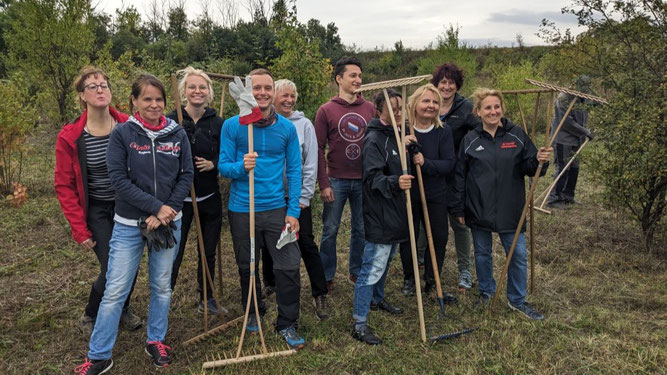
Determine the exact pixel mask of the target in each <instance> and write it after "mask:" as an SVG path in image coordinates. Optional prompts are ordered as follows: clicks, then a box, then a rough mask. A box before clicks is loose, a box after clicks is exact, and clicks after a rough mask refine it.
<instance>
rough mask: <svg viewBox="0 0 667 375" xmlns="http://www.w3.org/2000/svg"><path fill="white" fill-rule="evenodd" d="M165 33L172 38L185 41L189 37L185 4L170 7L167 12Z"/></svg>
mask: <svg viewBox="0 0 667 375" xmlns="http://www.w3.org/2000/svg"><path fill="white" fill-rule="evenodd" d="M167 25H168V26H167V34H169V36H171V37H172V38H173V39H174V40H182V41H184V42H185V41H187V40H188V38H189V37H190V34H189V33H188V15H187V14H186V13H185V5H184V4H180V5H177V6H175V7H173V8H170V9H169V11H168V12H167Z"/></svg>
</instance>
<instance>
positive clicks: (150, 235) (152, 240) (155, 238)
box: [139, 216, 166, 251]
mask: <svg viewBox="0 0 667 375" xmlns="http://www.w3.org/2000/svg"><path fill="white" fill-rule="evenodd" d="M160 227H162V226H160ZM158 229H159V228H158ZM158 229H156V230H149V229H148V225H147V224H146V218H145V217H143V216H142V217H140V218H139V230H141V238H143V239H144V241H146V245H147V246H148V249H149V250H150V249H154V250H155V251H159V250H160V249H165V248H166V247H165V246H166V243H165V242H164V240H163V239H162V238H161V236H160V234H159V233H158Z"/></svg>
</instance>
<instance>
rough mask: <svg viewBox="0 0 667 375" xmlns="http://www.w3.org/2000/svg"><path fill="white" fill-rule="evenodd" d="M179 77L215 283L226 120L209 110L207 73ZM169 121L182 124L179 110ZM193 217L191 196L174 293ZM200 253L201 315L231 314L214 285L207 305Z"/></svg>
mask: <svg viewBox="0 0 667 375" xmlns="http://www.w3.org/2000/svg"><path fill="white" fill-rule="evenodd" d="M179 73H180V74H182V75H183V77H182V78H181V80H180V82H179V84H178V91H179V93H180V95H181V100H183V101H184V102H185V106H184V107H182V108H181V109H182V113H183V123H182V124H181V125H182V126H183V127H184V128H185V131H186V132H187V134H188V139H189V140H190V145H191V150H192V161H193V162H194V168H195V178H194V186H195V194H196V196H197V208H198V211H199V219H200V222H201V230H202V239H203V242H204V254H205V255H206V265H207V266H208V270H209V271H210V273H211V280H213V278H214V276H215V249H216V245H217V244H218V241H219V240H220V230H221V228H222V199H221V197H220V189H219V187H218V168H217V160H218V158H219V154H220V130H221V129H222V118H220V117H219V116H218V114H217V113H216V111H215V109H213V108H211V107H209V104H210V103H211V102H212V101H213V86H212V85H211V78H209V76H208V75H207V74H206V73H204V71H202V70H200V69H195V68H193V67H191V66H188V67H187V68H185V69H183V70H181V71H179ZM167 117H168V118H170V119H172V120H175V121H177V120H178V115H177V112H176V110H174V111H172V112H171V113H170V114H168V115H167ZM193 217H194V213H193V210H192V198H191V197H190V196H189V195H188V197H187V198H185V202H184V204H183V224H182V227H181V245H180V247H179V249H178V255H176V260H175V261H174V268H173V271H172V273H171V288H172V289H174V287H175V286H176V279H177V278H178V270H179V268H180V267H181V262H182V261H183V253H184V252H185V244H186V242H187V241H188V232H189V230H190V226H191V224H192V219H193ZM197 250H198V251H197V283H198V285H199V287H198V288H197V290H198V294H199V311H200V312H202V313H203V312H204V303H206V304H208V311H209V312H211V313H212V314H217V313H218V308H220V309H222V311H223V312H224V313H227V309H225V308H224V307H223V306H217V305H216V303H215V299H214V298H213V291H212V290H211V285H210V284H208V283H207V284H206V296H207V299H208V301H204V290H203V280H202V264H201V257H200V256H199V242H197Z"/></svg>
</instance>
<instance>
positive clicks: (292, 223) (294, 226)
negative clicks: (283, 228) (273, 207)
mask: <svg viewBox="0 0 667 375" xmlns="http://www.w3.org/2000/svg"><path fill="white" fill-rule="evenodd" d="M285 224H289V227H290V229H291V231H290V232H298V231H299V219H297V218H295V217H292V216H285Z"/></svg>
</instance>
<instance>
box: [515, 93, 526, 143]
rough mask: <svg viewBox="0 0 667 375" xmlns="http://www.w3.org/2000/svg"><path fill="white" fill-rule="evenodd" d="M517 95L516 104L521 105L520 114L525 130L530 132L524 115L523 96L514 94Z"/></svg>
mask: <svg viewBox="0 0 667 375" xmlns="http://www.w3.org/2000/svg"><path fill="white" fill-rule="evenodd" d="M514 95H515V97H516V105H517V107H519V114H520V115H521V123H522V124H523V131H524V132H526V134H528V125H526V117H525V116H524V115H523V109H522V108H521V98H520V97H519V94H514Z"/></svg>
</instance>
